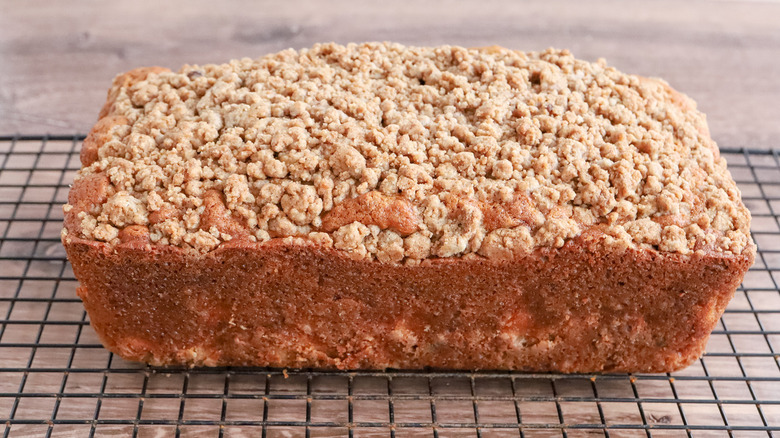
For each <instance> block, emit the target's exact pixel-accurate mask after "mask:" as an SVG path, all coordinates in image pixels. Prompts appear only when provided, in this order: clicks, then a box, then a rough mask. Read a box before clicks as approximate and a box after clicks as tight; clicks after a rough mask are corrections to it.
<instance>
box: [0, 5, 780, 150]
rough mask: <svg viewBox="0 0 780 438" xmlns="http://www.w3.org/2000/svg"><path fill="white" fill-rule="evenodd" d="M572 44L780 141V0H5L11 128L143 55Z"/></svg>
mask: <svg viewBox="0 0 780 438" xmlns="http://www.w3.org/2000/svg"><path fill="white" fill-rule="evenodd" d="M370 40H374V41H376V40H391V41H397V42H401V43H406V44H418V45H435V44H445V43H448V44H458V45H463V46H482V45H491V44H499V45H503V46H506V47H509V48H513V49H520V50H540V49H544V48H546V47H549V46H555V47H561V48H569V49H571V50H572V51H573V52H574V54H575V55H576V56H578V57H580V58H584V59H589V60H595V59H597V58H599V57H604V58H606V59H607V61H608V62H609V63H610V64H612V65H615V66H616V67H618V68H620V69H621V70H624V71H627V72H631V73H637V74H642V75H647V76H658V77H662V78H664V79H666V80H667V81H669V82H670V83H671V84H672V86H674V87H675V88H677V89H679V90H681V91H683V92H685V93H686V94H688V95H690V96H692V97H693V98H694V99H695V100H697V101H698V103H699V108H700V109H701V110H702V111H704V112H705V113H706V114H707V115H708V118H709V121H710V127H711V131H712V134H713V136H714V138H715V139H716V140H717V141H718V142H719V143H720V144H721V145H722V146H748V147H755V148H768V147H773V146H775V147H780V80H778V79H779V78H780V2H778V1H744V0H732V1H714V0H699V1H689V2H677V1H665V0H664V1H652V2H642V3H638V2H623V1H612V0H597V1H593V2H578V1H564V0H542V1H531V2H515V1H490V0H480V1H473V2H460V1H442V0H437V1H423V0H415V1H392V0H386V1H382V2H374V1H367V0H363V1H351V0H339V1H333V2H324V1H301V2H293V1H290V2H250V1H235V2H229V1H219V2H215V1H194V2H179V1H164V0H157V1H149V0H143V1H128V2H110V3H109V2H98V1H68V2H50V1H43V0H37V1H21V0H19V1H17V0H0V135H12V134H44V133H50V134H73V133H86V132H87V131H88V130H89V128H90V127H91V125H92V123H93V122H94V121H95V118H96V116H97V112H98V110H99V108H100V106H101V104H102V102H103V100H104V98H105V92H106V89H107V88H108V86H109V84H110V82H111V79H112V78H113V77H114V75H116V74H117V73H119V72H122V71H125V70H128V69H131V68H133V67H137V66H142V65H162V66H166V67H170V68H178V67H179V66H180V65H181V64H184V63H210V62H223V61H226V60H228V59H231V58H237V57H244V56H249V57H258V56H262V55H264V54H266V53H269V52H274V51H277V50H281V49H284V48H288V47H294V48H301V47H306V46H309V45H311V44H313V43H315V42H322V41H336V42H340V43H346V42H360V41H370Z"/></svg>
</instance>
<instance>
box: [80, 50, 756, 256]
mask: <svg viewBox="0 0 780 438" xmlns="http://www.w3.org/2000/svg"><path fill="white" fill-rule="evenodd" d="M101 115H102V118H101V119H100V121H99V122H98V124H97V125H95V128H93V131H92V132H91V133H90V135H89V136H88V138H87V139H86V140H85V143H84V148H83V150H82V162H83V168H82V169H81V171H80V172H79V174H78V176H77V178H76V183H75V185H74V188H73V190H72V193H71V195H72V196H71V198H70V200H69V204H68V205H67V206H66V209H68V210H70V211H69V212H68V214H69V215H71V216H73V217H74V218H76V219H75V221H76V223H77V229H78V230H79V232H80V234H81V236H82V237H85V238H88V239H95V240H100V241H105V242H110V243H112V244H119V243H121V242H122V236H123V234H122V233H121V232H120V231H121V230H123V229H125V228H126V227H129V226H133V227H139V226H140V227H147V229H148V239H149V240H150V242H151V243H156V244H164V245H175V246H179V247H183V248H190V249H192V250H195V251H199V252H207V251H210V250H212V249H214V248H216V247H217V246H219V245H220V244H222V243H223V242H227V241H230V240H232V239H248V240H251V241H260V242H262V241H266V240H268V239H272V238H280V237H299V238H307V239H309V240H311V241H315V242H317V243H318V244H322V245H326V246H332V247H333V248H336V249H338V250H342V251H346V252H347V253H349V254H350V256H352V257H355V258H369V259H376V260H378V261H380V262H382V263H399V262H409V263H414V262H416V261H419V260H422V259H426V258H429V257H456V256H464V255H466V254H470V253H475V254H479V255H481V256H484V257H488V258H495V259H508V258H512V257H515V256H517V255H518V254H523V253H527V252H528V251H531V250H533V249H534V248H537V247H561V246H562V245H564V244H565V242H566V241H567V240H569V239H572V238H574V237H576V236H579V235H581V234H582V233H584V232H585V231H587V230H593V229H598V230H599V231H600V233H598V236H599V237H598V238H599V239H600V241H601V242H602V243H603V244H605V245H608V246H610V247H614V248H620V249H626V248H655V249H657V250H660V251H668V252H675V253H683V254H686V253H690V252H693V251H697V250H703V249H710V250H716V251H723V252H730V253H734V254H739V253H741V252H742V251H743V250H745V248H747V247H748V245H749V244H750V235H749V224H750V215H749V212H748V211H747V209H746V208H745V206H744V205H743V204H742V202H741V198H740V193H739V191H738V189H737V187H736V185H735V183H734V181H733V179H732V178H731V176H730V174H729V172H728V170H727V169H726V163H725V160H724V159H723V158H722V157H720V156H719V153H718V150H717V146H716V145H715V143H714V142H713V141H712V140H711V139H710V136H709V133H708V129H707V125H706V120H705V116H704V115H703V114H701V113H700V112H698V111H697V110H696V109H695V104H694V103H693V102H692V101H691V100H690V99H688V98H687V97H685V96H684V95H682V94H680V93H677V92H676V91H674V90H672V89H671V88H670V87H669V86H668V85H667V84H666V83H664V82H662V81H660V80H654V79H645V78H641V77H638V76H634V75H628V74H624V73H621V72H619V71H617V70H615V69H614V68H611V67H608V66H607V65H606V64H605V62H604V61H603V60H600V61H598V62H596V63H591V62H586V61H581V60H577V59H575V58H574V57H573V56H572V55H571V54H570V53H569V52H568V51H566V50H553V49H548V50H546V51H544V52H541V53H523V52H518V51H512V50H507V49H503V48H498V47H490V48H482V49H465V48H461V47H453V46H441V47H405V46H401V45H398V44H387V43H370V44H359V45H355V44H351V45H347V46H341V45H337V44H321V45H316V46H314V47H313V48H311V49H303V50H300V51H295V50H286V51H283V52H279V53H276V54H272V55H268V56H265V57H262V58H259V59H256V60H252V59H241V60H235V61H232V62H230V63H228V64H222V65H204V66H194V65H185V66H184V67H183V68H182V69H181V70H180V71H179V72H170V71H167V70H165V69H160V68H150V69H137V70H134V71H132V72H129V73H126V74H124V75H121V76H119V77H117V79H116V80H115V81H114V86H113V88H112V89H111V90H110V92H109V100H108V102H107V103H106V107H104V109H103V111H102V112H101ZM85 199H87V200H85ZM89 199H91V201H88V200H89ZM73 207H76V208H75V209H74V208H73ZM66 235H67V234H66ZM134 235H135V234H134ZM145 235H146V234H144V236H145Z"/></svg>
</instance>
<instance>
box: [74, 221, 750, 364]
mask: <svg viewBox="0 0 780 438" xmlns="http://www.w3.org/2000/svg"><path fill="white" fill-rule="evenodd" d="M64 243H65V248H66V250H67V253H68V258H69V259H70V260H71V263H72V264H73V270H74V273H75V274H76V277H77V278H79V281H80V287H79V289H78V294H79V296H80V297H81V299H82V300H83V302H84V305H85V307H86V309H87V311H88V312H89V315H90V323H91V324H92V326H93V327H94V328H95V330H96V331H97V333H98V335H99V336H100V338H101V340H102V341H103V342H104V344H105V345H106V347H107V348H108V349H109V350H111V351H113V352H114V353H116V354H118V355H119V356H121V357H123V358H125V359H128V360H135V361H143V362H147V363H151V364H153V365H190V366H195V365H206V366H239V365H240V366H271V367H290V368H303V367H314V368H324V369H342V370H343V369H385V368H400V369H412V368H422V367H431V368H435V369H510V370H525V371H558V372H607V371H614V372H670V371H674V370H678V369H680V368H683V367H685V366H687V365H689V364H690V363H692V362H693V361H694V360H696V359H697V358H698V357H700V355H701V354H702V353H703V350H704V347H705V345H706V342H707V339H708V337H709V334H710V332H711V331H712V329H713V328H714V326H715V324H716V323H717V321H718V318H719V317H720V316H721V314H722V313H723V311H724V309H725V307H726V305H727V304H728V302H729V300H730V299H731V298H732V296H733V294H734V290H735V289H736V287H737V285H738V284H739V282H740V280H741V278H742V276H743V275H744V273H745V272H746V271H747V269H748V268H749V267H750V266H751V265H752V263H753V256H752V252H746V253H745V254H743V255H740V256H733V255H723V254H721V253H714V252H713V253H710V254H707V255H702V254H698V253H697V254H693V255H686V256H684V255H679V254H665V253H661V252H658V251H637V250H627V251H626V252H624V253H617V252H609V251H604V249H603V246H602V245H601V244H600V243H599V239H598V238H597V237H594V236H591V235H584V236H581V237H578V238H576V239H574V240H571V241H569V242H567V243H566V245H564V246H563V247H562V248H560V249H548V248H539V249H537V250H535V251H534V252H533V253H531V254H528V255H526V256H522V257H518V258H516V259H514V260H512V261H508V262H495V261H490V260H487V259H483V258H479V257H473V258H468V259H431V260H428V261H425V262H423V263H421V264H419V265H417V266H402V265H386V264H382V263H380V262H377V261H366V260H353V259H350V258H349V257H347V256H346V255H345V254H344V253H342V252H340V251H336V250H333V249H330V248H324V247H322V246H319V245H316V244H313V243H311V242H309V241H306V240H304V239H293V238H286V239H272V240H270V241H268V242H265V243H262V244H261V243H255V242H249V241H241V240H236V241H232V242H229V243H226V244H223V245H221V246H220V247H219V248H218V249H216V250H214V251H212V252H211V253H209V254H207V255H200V254H196V253H192V252H187V251H185V250H182V249H180V248H176V247H171V246H152V245H149V244H148V243H146V244H143V245H137V244H133V243H123V244H120V245H117V246H113V247H112V246H110V245H107V244H105V243H100V242H95V241H88V240H84V239H81V238H77V237H72V238H66V239H65V241H64Z"/></svg>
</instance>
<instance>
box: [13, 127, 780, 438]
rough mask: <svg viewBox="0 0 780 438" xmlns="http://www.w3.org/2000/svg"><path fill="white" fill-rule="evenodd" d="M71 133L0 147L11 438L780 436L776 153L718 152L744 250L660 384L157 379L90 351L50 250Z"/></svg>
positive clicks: (440, 378) (67, 277) (92, 341)
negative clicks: (705, 327) (696, 356)
mask: <svg viewBox="0 0 780 438" xmlns="http://www.w3.org/2000/svg"><path fill="white" fill-rule="evenodd" d="M82 139H83V136H73V137H46V136H40V137H38V136H36V137H20V136H16V137H0V422H2V424H4V432H3V437H11V436H102V435H122V436H126V435H133V436H220V437H221V436H263V437H266V436H268V437H271V436H306V437H310V436H312V437H313V436H350V437H353V436H391V437H406V436H426V437H430V436H433V437H450V436H458V437H461V436H462V437H474V436H476V437H504V436H523V437H525V436H564V437H569V436H580V435H588V436H591V435H595V436H608V437H622V436H647V437H650V436H686V437H693V436H760V437H766V436H770V437H772V436H775V435H780V354H778V353H779V352H780V289H778V282H780V217H778V213H780V155H779V153H778V151H777V150H774V151H757V150H749V149H744V148H740V149H725V148H724V149H722V153H723V155H724V156H725V157H726V159H727V160H728V162H729V167H730V170H731V172H732V174H733V176H734V177H735V179H736V180H737V182H738V184H739V186H740V188H741V189H742V193H743V197H744V200H745V202H746V204H747V205H748V207H749V208H750V210H751V211H752V213H753V237H754V239H755V240H756V243H757V244H758V248H759V252H758V257H757V260H756V264H755V266H754V267H753V268H752V269H751V270H750V272H749V273H748V274H747V276H746V278H745V280H744V282H743V284H742V285H741V286H740V288H739V290H738V291H737V294H736V296H735V298H734V300H733V301H732V302H731V304H730V305H729V307H728V309H727V310H726V313H725V315H724V316H723V318H722V319H721V321H720V323H719V325H718V327H717V328H716V330H715V332H714V333H713V335H712V337H711V339H710V342H709V344H708V347H707V353H706V354H705V355H704V357H702V358H701V359H700V360H699V361H698V362H696V363H695V364H694V365H692V366H690V367H689V368H687V369H685V370H683V371H681V372H678V373H674V374H636V375H627V374H608V375H555V374H522V373H510V372H490V373H468V372H457V373H456V372H401V371H390V372H339V373H334V372H318V371H310V370H308V371H307V370H303V371H296V372H293V371H290V372H288V371H286V370H274V369H252V368H197V369H159V368H153V367H148V366H144V365H140V364H136V363H130V362H126V361H124V360H122V359H120V358H118V357H116V356H113V355H112V354H111V353H109V352H108V351H106V350H104V349H103V348H102V347H101V345H100V343H99V340H98V339H97V337H96V335H95V334H94V332H93V331H92V329H91V328H90V326H89V321H88V318H87V315H86V313H85V312H84V310H83V308H82V306H81V303H80V301H79V299H78V298H77V296H76V294H75V289H76V280H75V278H74V277H73V272H72V271H71V269H70V265H69V264H68V262H67V260H66V258H65V253H64V250H63V248H62V246H61V245H60V242H59V233H60V228H61V220H62V211H61V208H60V206H61V204H62V203H64V202H65V201H66V199H67V191H68V184H69V183H70V182H71V181H72V179H73V176H74V174H75V171H76V170H77V169H78V167H79V158H78V150H79V145H80V142H81V140H82Z"/></svg>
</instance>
